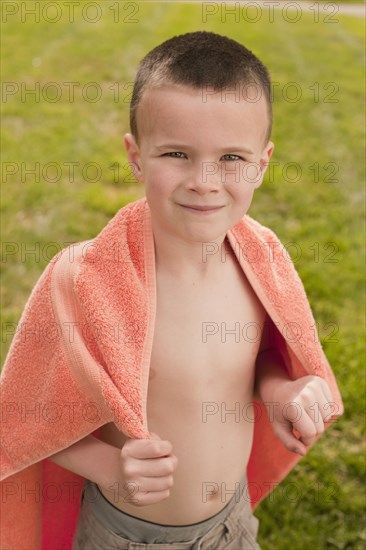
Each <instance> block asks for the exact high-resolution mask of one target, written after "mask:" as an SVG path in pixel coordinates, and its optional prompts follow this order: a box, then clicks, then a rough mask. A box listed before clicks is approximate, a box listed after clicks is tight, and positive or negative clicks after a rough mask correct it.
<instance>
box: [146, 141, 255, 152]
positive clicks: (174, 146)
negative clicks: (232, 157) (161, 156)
mask: <svg viewBox="0 0 366 550" xmlns="http://www.w3.org/2000/svg"><path fill="white" fill-rule="evenodd" d="M155 149H191V147H190V146H189V145H184V144H183V143H164V144H163V145H156V146H155ZM220 151H221V152H223V153H225V152H226V153H229V152H232V151H241V152H243V153H249V154H254V151H252V150H251V149H249V148H247V147H240V146H238V145H234V146H232V147H223V148H222V149H220Z"/></svg>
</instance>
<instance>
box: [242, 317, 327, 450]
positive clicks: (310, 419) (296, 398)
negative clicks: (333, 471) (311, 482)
mask: <svg viewBox="0 0 366 550" xmlns="http://www.w3.org/2000/svg"><path fill="white" fill-rule="evenodd" d="M268 327H269V324H268V323H265V325H264V330H263V334H262V340H261V344H260V348H259V352H258V355H257V359H256V366H255V382H254V393H253V398H254V399H256V400H258V401H262V402H263V403H264V404H265V406H266V409H267V411H268V416H269V419H270V422H271V423H272V427H273V430H274V432H275V434H276V435H277V437H278V438H279V439H280V440H281V441H282V443H283V444H284V445H285V447H286V448H287V449H288V450H289V451H291V452H295V453H298V454H301V455H304V454H305V453H306V451H307V449H306V446H309V445H312V444H313V443H314V442H315V440H316V438H317V437H319V436H320V435H321V434H322V433H323V432H324V429H325V428H324V422H325V421H326V420H329V416H330V415H329V406H330V405H331V404H332V403H334V402H333V396H332V393H331V391H330V389H329V386H328V384H327V383H326V381H325V380H324V379H323V378H321V377H319V376H313V375H307V376H302V377H300V378H298V379H296V380H291V379H290V378H289V377H288V374H287V371H286V370H285V369H283V368H282V367H281V366H280V365H281V362H282V360H281V354H280V352H279V351H278V350H276V349H275V348H271V347H270V344H269V332H268ZM293 429H295V430H296V431H297V433H298V434H299V436H300V437H299V438H297V437H296V436H295V435H294V433H293Z"/></svg>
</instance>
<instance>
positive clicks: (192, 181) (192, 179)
mask: <svg viewBox="0 0 366 550" xmlns="http://www.w3.org/2000/svg"><path fill="white" fill-rule="evenodd" d="M220 178H221V176H220V167H219V166H218V164H217V163H214V162H202V163H201V164H199V165H198V166H196V167H195V169H194V170H192V172H191V173H190V175H189V176H188V178H187V189H190V190H194V191H196V192H197V193H199V194H202V195H203V194H205V193H209V192H212V191H219V190H220V188H221V185H222V183H221V179H220Z"/></svg>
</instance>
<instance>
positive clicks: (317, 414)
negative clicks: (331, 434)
mask: <svg viewBox="0 0 366 550" xmlns="http://www.w3.org/2000/svg"><path fill="white" fill-rule="evenodd" d="M325 406H326V400H325V397H323V398H322V399H321V400H320V402H318V401H316V402H315V403H312V404H311V405H310V406H309V407H304V409H305V411H306V412H307V414H308V415H309V417H310V419H311V420H312V421H313V423H314V426H315V431H316V434H315V436H317V435H320V434H322V433H323V432H324V421H323V417H324V416H325V411H324V407H325Z"/></svg>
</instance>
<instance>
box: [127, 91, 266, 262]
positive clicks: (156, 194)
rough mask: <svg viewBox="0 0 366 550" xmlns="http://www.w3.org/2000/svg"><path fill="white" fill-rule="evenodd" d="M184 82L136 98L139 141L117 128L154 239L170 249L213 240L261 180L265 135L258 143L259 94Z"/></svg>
mask: <svg viewBox="0 0 366 550" xmlns="http://www.w3.org/2000/svg"><path fill="white" fill-rule="evenodd" d="M237 99H238V97H237V95H236V94H230V92H226V93H225V91H223V92H217V93H215V94H207V93H204V92H203V91H202V90H199V89H194V88H190V87H187V86H177V85H169V86H168V85H166V86H164V87H159V88H152V89H148V90H147V91H146V92H145V94H144V96H143V98H142V100H141V103H140V105H139V110H138V129H139V136H140V140H139V144H137V143H136V141H135V139H134V137H133V136H132V135H131V134H126V135H125V146H126V150H127V153H128V159H129V161H130V163H131V166H132V168H133V171H134V173H135V176H136V178H137V179H138V181H140V182H141V183H144V185H145V192H146V198H147V200H148V203H149V207H150V210H151V216H152V225H153V230H154V237H155V239H158V240H159V238H160V239H170V240H173V241H174V242H175V248H176V252H177V253H178V255H179V252H178V250H177V247H178V249H179V248H182V247H183V249H185V250H187V247H188V248H189V247H191V248H192V247H193V248H194V249H197V246H201V244H202V243H203V242H213V241H216V242H217V243H218V244H221V243H222V242H223V240H224V238H225V235H226V232H227V231H228V229H231V228H232V227H233V226H234V225H235V224H236V223H237V222H238V221H239V220H240V219H241V218H242V217H243V216H244V214H246V212H247V211H248V209H249V207H250V204H251V201H252V197H253V193H254V190H255V189H257V188H258V187H259V186H260V184H261V183H262V179H263V175H264V172H265V170H266V168H267V166H266V163H268V162H269V159H270V157H271V155H272V152H273V148H274V145H273V143H272V142H268V143H267V144H264V139H265V135H266V130H267V125H268V120H267V108H266V101H265V98H264V96H263V94H262V97H261V98H260V99H259V100H258V101H256V102H252V103H250V102H247V101H245V100H244V98H242V97H240V100H239V101H237Z"/></svg>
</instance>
